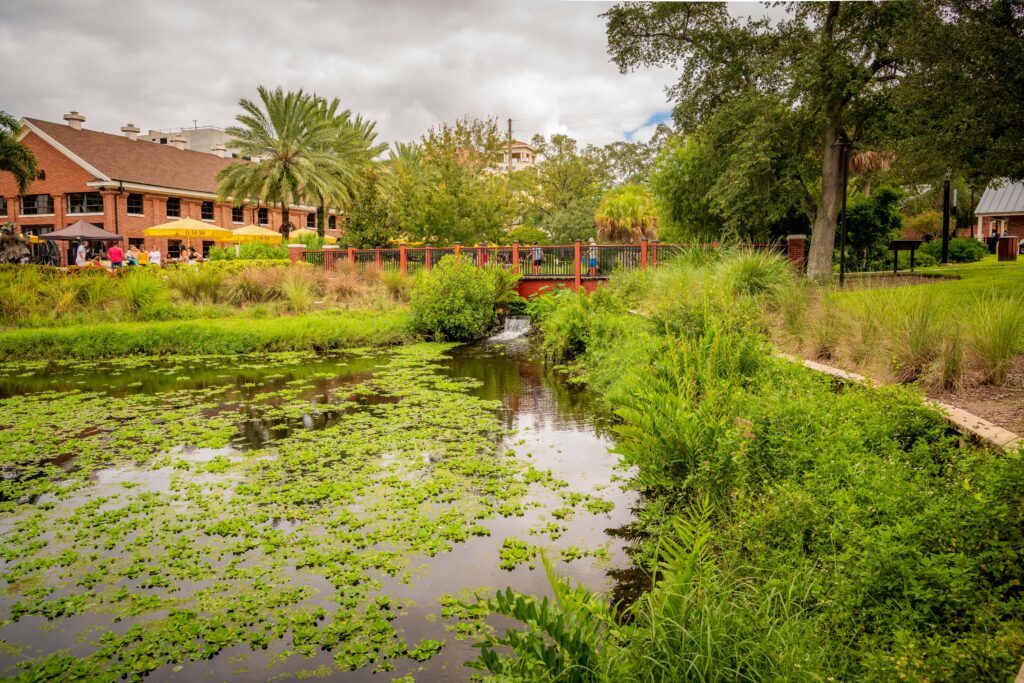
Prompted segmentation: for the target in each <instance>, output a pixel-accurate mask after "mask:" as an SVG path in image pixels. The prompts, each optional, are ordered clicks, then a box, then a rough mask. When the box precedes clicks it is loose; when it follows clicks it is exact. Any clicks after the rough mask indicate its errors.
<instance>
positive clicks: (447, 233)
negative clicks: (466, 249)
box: [383, 119, 512, 245]
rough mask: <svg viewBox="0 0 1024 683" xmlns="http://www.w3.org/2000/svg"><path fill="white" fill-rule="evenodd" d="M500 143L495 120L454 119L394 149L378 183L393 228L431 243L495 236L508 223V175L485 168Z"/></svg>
mask: <svg viewBox="0 0 1024 683" xmlns="http://www.w3.org/2000/svg"><path fill="white" fill-rule="evenodd" d="M504 144H505V139H504V138H503V137H502V136H501V134H500V132H499V131H498V126H497V122H496V120H494V119H486V120H473V119H460V120H458V121H456V122H455V124H454V125H448V124H442V125H440V126H438V127H436V128H433V129H431V130H430V131H429V132H428V133H427V134H426V135H424V136H423V138H422V139H421V140H420V143H419V144H418V145H416V146H412V147H410V146H403V147H400V148H398V149H396V150H395V152H394V153H393V154H392V159H391V162H390V163H389V168H388V173H387V175H386V176H385V177H384V178H383V184H384V186H385V189H386V197H387V200H388V204H389V210H390V215H391V217H392V219H393V221H394V223H395V225H396V226H397V228H398V230H399V231H401V232H402V233H403V234H404V235H405V236H407V237H409V238H410V239H413V240H419V241H423V242H427V243H430V244H434V245H446V244H451V243H453V242H462V243H465V244H473V243H476V242H486V241H493V240H495V239H497V238H499V237H500V236H501V235H502V234H503V233H504V231H505V230H506V228H507V227H508V226H509V225H510V224H511V222H512V202H511V199H510V196H509V188H508V179H507V177H506V176H505V174H497V173H493V172H491V169H493V168H494V166H495V164H496V163H497V162H498V161H499V160H500V159H501V154H502V146H503V145H504Z"/></svg>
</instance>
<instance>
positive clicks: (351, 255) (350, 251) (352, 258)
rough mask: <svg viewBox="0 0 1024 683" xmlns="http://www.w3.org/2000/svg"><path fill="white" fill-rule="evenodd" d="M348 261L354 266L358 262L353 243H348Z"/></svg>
mask: <svg viewBox="0 0 1024 683" xmlns="http://www.w3.org/2000/svg"><path fill="white" fill-rule="evenodd" d="M348 262H349V264H350V265H353V266H354V265H355V264H356V250H355V247H353V246H352V245H351V244H350V245H348Z"/></svg>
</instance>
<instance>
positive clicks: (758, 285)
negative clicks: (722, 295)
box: [714, 249, 796, 296]
mask: <svg viewBox="0 0 1024 683" xmlns="http://www.w3.org/2000/svg"><path fill="white" fill-rule="evenodd" d="M714 275H715V279H716V282H717V284H719V285H720V286H721V287H723V288H724V289H725V290H726V291H728V292H730V293H732V294H740V295H748V296H750V295H759V294H767V295H774V294H776V293H777V292H778V291H779V290H780V289H782V288H783V287H786V286H787V285H790V284H792V283H793V281H794V280H796V274H795V273H794V271H793V267H792V266H790V265H789V263H787V262H786V260H785V259H783V258H782V257H781V256H779V255H778V254H773V253H770V252H765V251H757V250H754V249H738V250H736V251H735V252H733V253H731V254H729V256H728V257H726V258H723V259H722V260H721V261H720V262H719V263H718V264H717V265H716V267H715V269H714Z"/></svg>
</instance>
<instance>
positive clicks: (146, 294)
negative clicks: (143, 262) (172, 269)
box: [117, 270, 167, 318]
mask: <svg viewBox="0 0 1024 683" xmlns="http://www.w3.org/2000/svg"><path fill="white" fill-rule="evenodd" d="M117 298H118V299H119V300H120V302H121V305H122V306H123V307H124V309H125V312H126V313H128V314H129V315H130V316H131V317H134V318H139V317H147V318H148V317H151V316H148V315H146V314H147V313H150V312H154V313H155V312H156V310H157V309H158V308H161V305H163V307H166V303H167V290H166V289H165V288H164V286H163V283H162V282H161V281H160V279H159V278H158V277H157V275H156V274H155V273H152V272H150V271H148V270H139V271H137V272H131V273H128V274H127V275H125V276H123V277H120V278H118V280H117Z"/></svg>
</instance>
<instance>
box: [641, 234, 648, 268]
mask: <svg viewBox="0 0 1024 683" xmlns="http://www.w3.org/2000/svg"><path fill="white" fill-rule="evenodd" d="M640 270H647V238H646V237H644V238H643V239H641V240H640Z"/></svg>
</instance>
